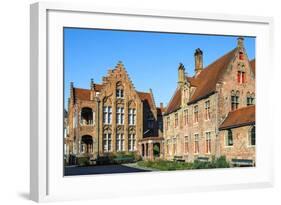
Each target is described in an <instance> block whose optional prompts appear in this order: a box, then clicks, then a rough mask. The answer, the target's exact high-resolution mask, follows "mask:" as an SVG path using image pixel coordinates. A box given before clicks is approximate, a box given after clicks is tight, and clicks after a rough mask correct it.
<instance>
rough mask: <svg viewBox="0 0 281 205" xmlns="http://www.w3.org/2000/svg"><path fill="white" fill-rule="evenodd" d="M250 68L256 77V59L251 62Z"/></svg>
mask: <svg viewBox="0 0 281 205" xmlns="http://www.w3.org/2000/svg"><path fill="white" fill-rule="evenodd" d="M250 66H251V68H252V70H253V73H254V75H256V59H253V60H251V61H250Z"/></svg>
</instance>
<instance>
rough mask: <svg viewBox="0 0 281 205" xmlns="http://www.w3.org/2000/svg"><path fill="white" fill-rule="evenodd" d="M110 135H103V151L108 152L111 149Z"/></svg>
mask: <svg viewBox="0 0 281 205" xmlns="http://www.w3.org/2000/svg"><path fill="white" fill-rule="evenodd" d="M111 143H112V140H111V133H106V134H104V135H103V151H104V152H110V151H111V148H112V146H111V145H112V144H111Z"/></svg>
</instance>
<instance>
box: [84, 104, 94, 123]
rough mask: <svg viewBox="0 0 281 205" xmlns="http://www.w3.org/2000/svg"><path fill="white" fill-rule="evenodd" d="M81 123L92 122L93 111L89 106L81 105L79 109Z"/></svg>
mask: <svg viewBox="0 0 281 205" xmlns="http://www.w3.org/2000/svg"><path fill="white" fill-rule="evenodd" d="M81 124H82V125H92V124H93V111H92V109H91V108H88V107H83V108H82V110H81Z"/></svg>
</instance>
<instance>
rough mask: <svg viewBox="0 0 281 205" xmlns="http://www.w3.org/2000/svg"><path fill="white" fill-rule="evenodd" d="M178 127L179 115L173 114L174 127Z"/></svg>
mask: <svg viewBox="0 0 281 205" xmlns="http://www.w3.org/2000/svg"><path fill="white" fill-rule="evenodd" d="M178 126H179V114H178V113H175V127H178Z"/></svg>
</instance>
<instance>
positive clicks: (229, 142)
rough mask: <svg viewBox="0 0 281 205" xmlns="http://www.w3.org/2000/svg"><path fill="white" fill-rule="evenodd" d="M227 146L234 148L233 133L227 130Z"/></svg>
mask: <svg viewBox="0 0 281 205" xmlns="http://www.w3.org/2000/svg"><path fill="white" fill-rule="evenodd" d="M225 143H226V146H233V136H232V131H231V130H227V135H226V142H225Z"/></svg>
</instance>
